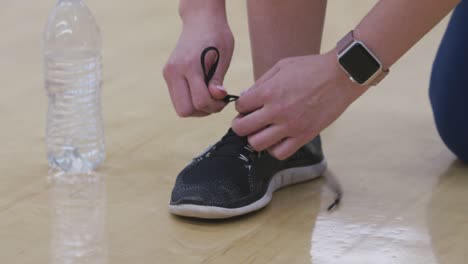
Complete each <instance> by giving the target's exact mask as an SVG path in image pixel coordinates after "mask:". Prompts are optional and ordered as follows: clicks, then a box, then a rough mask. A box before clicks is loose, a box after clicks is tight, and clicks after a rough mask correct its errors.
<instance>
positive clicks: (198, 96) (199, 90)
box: [188, 72, 226, 113]
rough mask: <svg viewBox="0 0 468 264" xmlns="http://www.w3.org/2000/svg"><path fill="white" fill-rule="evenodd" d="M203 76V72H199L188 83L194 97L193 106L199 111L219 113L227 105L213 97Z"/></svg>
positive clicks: (190, 77)
mask: <svg viewBox="0 0 468 264" xmlns="http://www.w3.org/2000/svg"><path fill="white" fill-rule="evenodd" d="M201 76H202V73H201V72H198V73H197V74H196V75H195V74H194V75H193V76H189V80H188V83H189V87H190V93H191V95H192V104H193V106H194V107H195V109H196V110H198V111H202V112H207V113H217V112H219V111H221V110H222V109H223V108H224V106H226V103H225V102H223V101H220V100H215V99H214V98H213V97H211V94H210V92H209V91H208V88H207V87H206V84H205V81H204V80H203V78H202V77H201Z"/></svg>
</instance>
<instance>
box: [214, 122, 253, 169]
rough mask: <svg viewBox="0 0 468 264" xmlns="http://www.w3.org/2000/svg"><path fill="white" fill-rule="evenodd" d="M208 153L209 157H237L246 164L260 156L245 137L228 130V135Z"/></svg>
mask: <svg viewBox="0 0 468 264" xmlns="http://www.w3.org/2000/svg"><path fill="white" fill-rule="evenodd" d="M208 152H209V155H210V156H218V157H237V158H239V159H241V160H243V161H245V162H247V163H250V162H251V161H253V160H254V159H255V158H257V157H259V156H261V154H262V152H257V151H255V150H254V149H253V147H252V146H250V145H249V143H248V142H247V139H246V138H245V137H240V136H238V135H237V134H236V133H235V132H234V131H233V130H232V129H229V131H228V133H227V134H226V135H225V136H224V137H223V138H222V139H221V140H220V141H219V142H218V143H216V144H215V145H214V146H213V147H212V148H211V150H210V151H208Z"/></svg>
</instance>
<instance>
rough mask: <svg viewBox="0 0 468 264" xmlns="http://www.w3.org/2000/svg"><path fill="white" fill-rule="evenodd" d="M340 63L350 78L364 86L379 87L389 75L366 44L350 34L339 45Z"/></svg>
mask: <svg viewBox="0 0 468 264" xmlns="http://www.w3.org/2000/svg"><path fill="white" fill-rule="evenodd" d="M336 47H337V50H338V63H339V64H340V66H341V68H342V69H343V70H344V71H345V72H346V73H347V74H348V75H349V78H350V79H351V80H352V81H353V82H355V83H358V84H360V85H362V86H375V85H377V84H378V83H379V82H380V81H381V80H382V79H383V78H384V77H385V76H386V75H387V74H388V73H389V70H388V69H384V68H383V65H382V63H381V62H380V60H379V59H378V58H377V56H375V55H374V54H373V53H372V51H371V50H370V49H369V48H367V47H366V45H365V44H364V43H362V42H361V41H358V40H356V39H355V38H354V34H353V31H351V32H349V33H348V34H347V35H346V36H345V37H344V38H343V39H342V40H340V41H339V42H338V43H337V46H336Z"/></svg>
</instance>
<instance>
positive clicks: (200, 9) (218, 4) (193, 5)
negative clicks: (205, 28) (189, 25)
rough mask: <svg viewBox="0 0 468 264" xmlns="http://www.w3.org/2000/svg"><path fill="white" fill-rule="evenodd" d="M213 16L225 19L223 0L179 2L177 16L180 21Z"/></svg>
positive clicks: (181, 0)
mask: <svg viewBox="0 0 468 264" xmlns="http://www.w3.org/2000/svg"><path fill="white" fill-rule="evenodd" d="M201 13H202V14H203V16H214V17H219V18H223V19H226V1H225V0H180V3H179V15H180V16H181V18H182V20H184V19H186V18H189V17H192V16H198V15H200V14H201Z"/></svg>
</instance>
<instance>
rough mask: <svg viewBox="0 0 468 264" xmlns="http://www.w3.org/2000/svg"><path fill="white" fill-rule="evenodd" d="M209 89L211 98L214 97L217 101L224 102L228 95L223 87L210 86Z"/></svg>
mask: <svg viewBox="0 0 468 264" xmlns="http://www.w3.org/2000/svg"><path fill="white" fill-rule="evenodd" d="M208 89H209V91H210V94H211V97H213V98H214V99H216V100H222V99H224V97H226V95H227V94H228V93H227V91H226V89H225V88H224V87H223V86H221V85H212V84H210V86H209V88H208Z"/></svg>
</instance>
